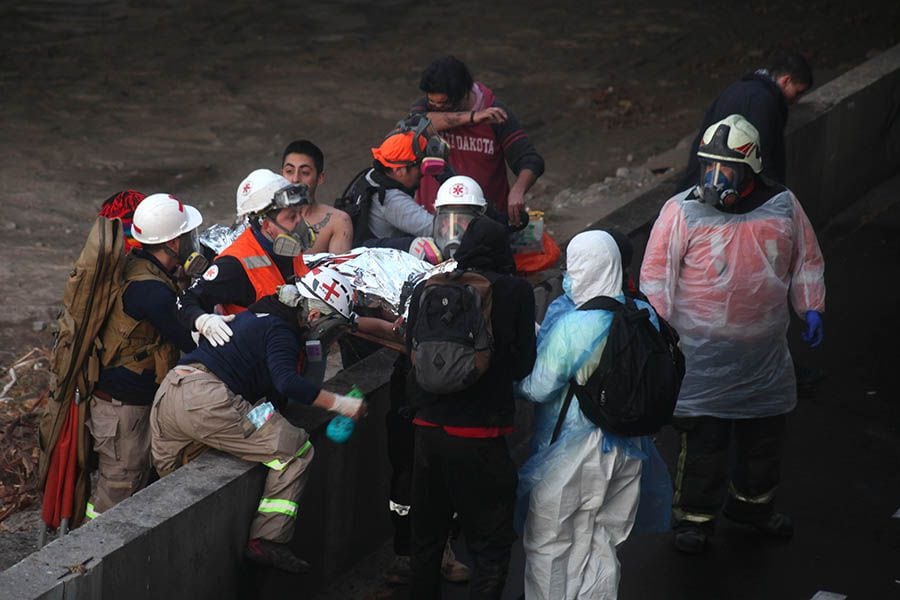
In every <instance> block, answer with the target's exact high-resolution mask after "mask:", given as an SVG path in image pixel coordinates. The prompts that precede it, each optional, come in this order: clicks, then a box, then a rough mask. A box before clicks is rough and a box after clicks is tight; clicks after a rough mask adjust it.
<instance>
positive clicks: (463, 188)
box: [434, 175, 487, 212]
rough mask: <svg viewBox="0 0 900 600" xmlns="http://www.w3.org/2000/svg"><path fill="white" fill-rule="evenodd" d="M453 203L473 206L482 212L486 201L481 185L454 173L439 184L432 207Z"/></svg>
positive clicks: (485, 206)
mask: <svg viewBox="0 0 900 600" xmlns="http://www.w3.org/2000/svg"><path fill="white" fill-rule="evenodd" d="M448 204H453V205H457V206H474V207H477V208H479V209H480V210H481V212H484V211H485V209H486V208H487V202H485V201H484V192H482V191H481V186H480V185H478V182H477V181H475V180H474V179H472V178H471V177H466V176H465V175H454V176H453V177H450V178H449V179H447V181H445V182H444V183H442V184H441V187H440V188H438V191H437V197H436V198H435V200H434V208H435V209H437V208H440V207H441V206H447V205H448Z"/></svg>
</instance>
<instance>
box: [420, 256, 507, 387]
mask: <svg viewBox="0 0 900 600" xmlns="http://www.w3.org/2000/svg"><path fill="white" fill-rule="evenodd" d="M491 305H492V303H491V282H490V281H489V280H488V278H487V277H485V276H484V275H480V274H478V273H475V272H472V271H453V272H452V273H441V274H438V275H435V276H433V277H431V278H430V279H429V280H428V281H426V282H425V289H424V290H423V291H422V296H421V298H420V299H419V312H418V316H417V319H416V324H415V330H414V331H413V332H412V333H413V337H412V353H411V355H410V359H411V361H412V364H413V370H414V371H415V376H416V381H417V382H418V384H419V386H420V387H421V388H422V389H423V390H425V391H427V392H431V393H433V394H451V393H453V392H459V391H462V390H464V389H466V388H468V387H470V386H471V385H472V384H474V383H475V382H476V381H477V380H478V379H479V378H480V377H481V376H482V375H484V373H485V371H487V369H488V367H489V366H490V364H491V353H492V352H493V345H494V338H493V334H492V331H491Z"/></svg>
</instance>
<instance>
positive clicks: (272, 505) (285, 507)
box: [256, 498, 297, 517]
mask: <svg viewBox="0 0 900 600" xmlns="http://www.w3.org/2000/svg"><path fill="white" fill-rule="evenodd" d="M256 510H258V511H259V512H261V513H279V514H282V515H287V516H289V517H296V516H297V503H296V502H291V501H290V500H278V499H275V498H263V499H262V500H260V501H259V508H257V509H256Z"/></svg>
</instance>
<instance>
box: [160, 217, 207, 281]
mask: <svg viewBox="0 0 900 600" xmlns="http://www.w3.org/2000/svg"><path fill="white" fill-rule="evenodd" d="M178 239H179V240H180V242H179V244H178V252H177V253H175V252H172V251H171V250H169V254H170V255H171V256H172V258H174V259H175V261H176V262H177V263H178V265H179V266H180V267H181V268H182V269H184V274H185V275H187V276H188V277H190V278H191V279H193V278H195V277H200V275H202V274H203V272H204V271H206V269H207V267H209V260H207V258H206V257H205V256H203V254H202V252H201V250H200V235H199V234H198V233H197V230H196V229H193V230H191V231H189V232H188V233H183V234H181V235H180V236H179V237H178Z"/></svg>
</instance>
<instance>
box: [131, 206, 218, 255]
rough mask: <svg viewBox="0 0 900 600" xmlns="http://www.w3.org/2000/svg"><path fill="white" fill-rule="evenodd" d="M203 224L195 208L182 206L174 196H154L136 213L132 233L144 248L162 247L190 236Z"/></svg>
mask: <svg viewBox="0 0 900 600" xmlns="http://www.w3.org/2000/svg"><path fill="white" fill-rule="evenodd" d="M201 223H203V217H201V216H200V211H198V210H197V209H196V208H194V207H193V206H188V205H186V204H182V203H181V200H179V199H178V198H176V197H175V196H172V195H171V194H153V195H150V196H147V197H146V198H144V199H143V200H142V201H141V203H140V204H138V206H137V208H136V209H135V210H134V221H133V222H132V224H131V233H132V235H133V236H134V239H136V240H137V241H139V242H140V243H142V244H162V243H164V242H168V241H169V240H174V239H175V238H177V237H178V236H180V235H181V234H183V233H188V232H189V231H192V230H194V229H196V228H197V227H199V226H200V224H201Z"/></svg>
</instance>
